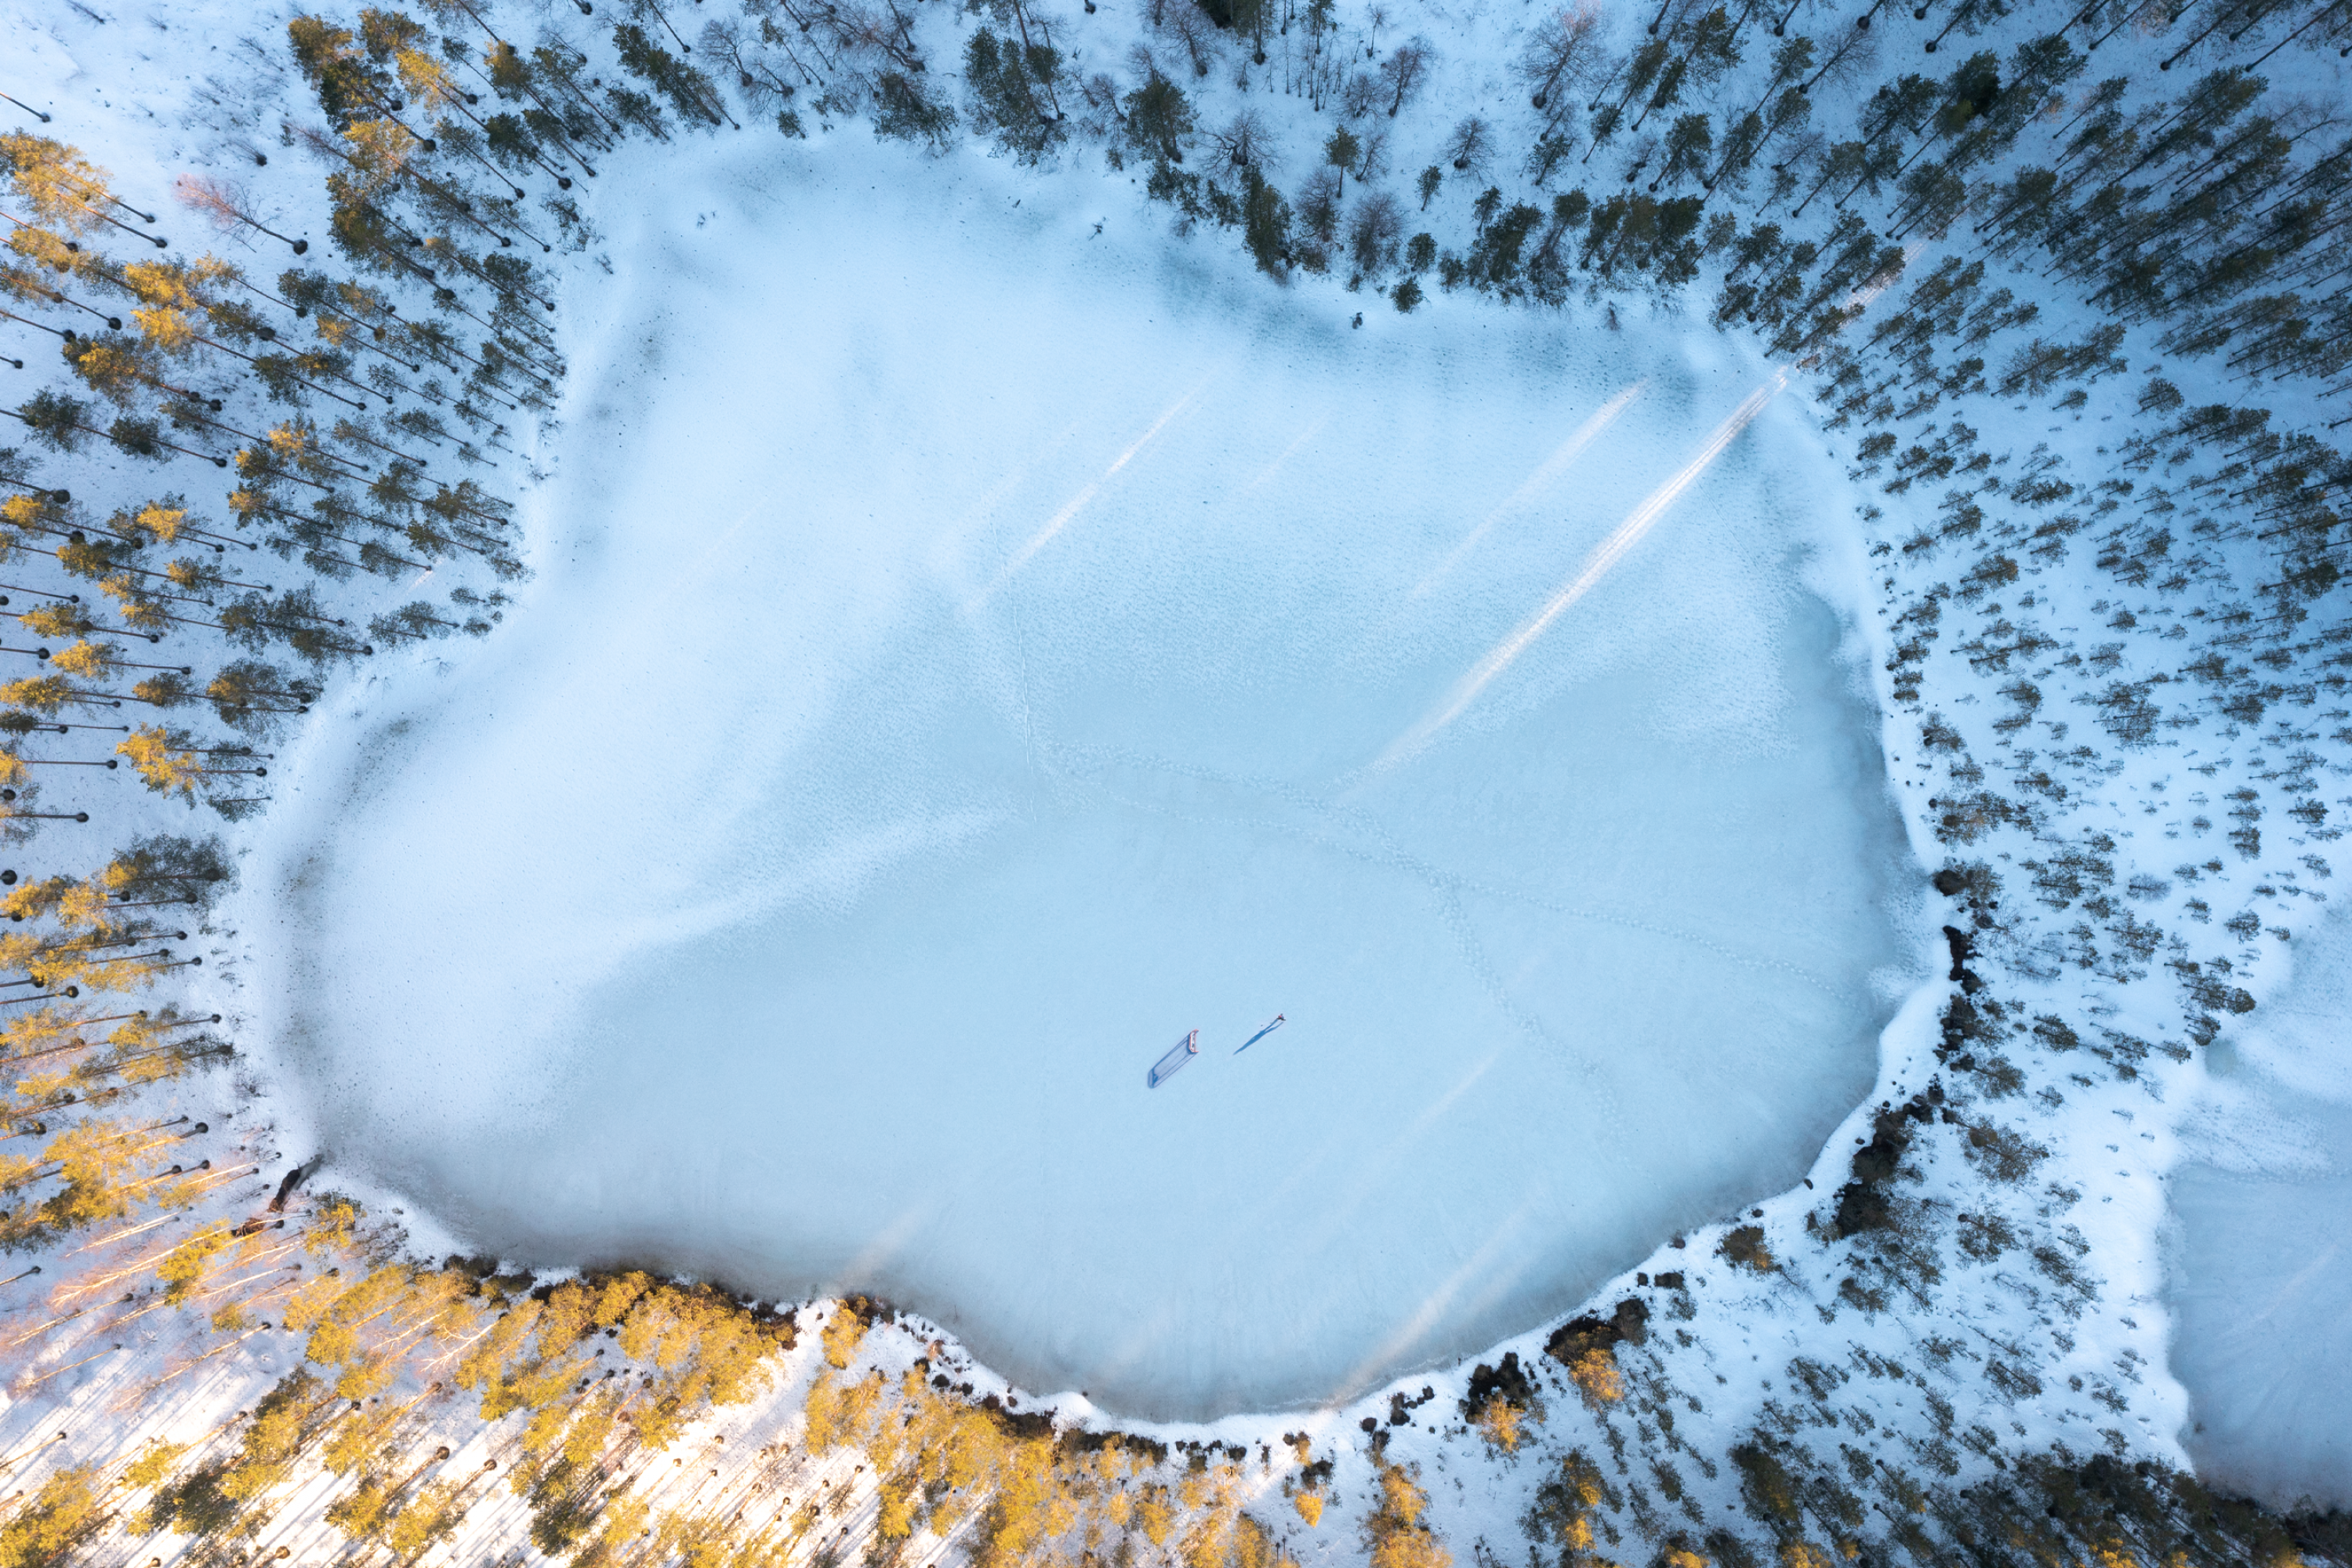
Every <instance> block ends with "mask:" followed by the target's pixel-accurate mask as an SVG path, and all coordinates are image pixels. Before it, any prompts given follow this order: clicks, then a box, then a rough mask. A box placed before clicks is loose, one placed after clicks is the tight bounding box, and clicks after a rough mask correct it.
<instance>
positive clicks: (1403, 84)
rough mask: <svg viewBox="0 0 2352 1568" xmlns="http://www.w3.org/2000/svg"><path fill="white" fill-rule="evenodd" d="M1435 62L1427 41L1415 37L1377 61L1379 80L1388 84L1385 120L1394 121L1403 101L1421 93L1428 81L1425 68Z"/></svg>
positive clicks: (1433, 52) (1427, 70)
mask: <svg viewBox="0 0 2352 1568" xmlns="http://www.w3.org/2000/svg"><path fill="white" fill-rule="evenodd" d="M1435 63H1436V51H1435V49H1433V47H1431V46H1430V42H1429V40H1428V39H1426V38H1423V37H1414V38H1413V39H1412V41H1411V42H1409V43H1402V44H1399V45H1398V46H1397V47H1395V48H1394V49H1393V50H1391V52H1390V55H1389V58H1386V59H1384V60H1382V61H1381V79H1382V80H1384V81H1386V82H1387V83H1388V84H1389V89H1390V92H1391V98H1390V100H1389V118H1390V119H1391V120H1394V119H1395V118H1396V117H1397V111H1398V110H1401V109H1402V108H1403V107H1404V100H1406V99H1408V98H1411V97H1412V95H1413V94H1414V93H1416V92H1418V91H1419V90H1421V86H1422V84H1423V82H1425V81H1427V80H1428V79H1429V68H1430V67H1431V66H1432V65H1433V64H1435Z"/></svg>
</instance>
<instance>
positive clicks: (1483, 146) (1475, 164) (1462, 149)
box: [1444, 114, 1495, 174]
mask: <svg viewBox="0 0 2352 1568" xmlns="http://www.w3.org/2000/svg"><path fill="white" fill-rule="evenodd" d="M1444 156H1445V161H1446V162H1447V163H1451V164H1453V165H1454V172H1455V173H1457V174H1485V173H1486V165H1487V164H1488V163H1492V162H1493V161H1494V157H1495V132H1494V131H1493V130H1492V129H1491V128H1490V127H1489V126H1488V125H1487V124H1486V121H1483V120H1481V119H1479V118H1478V117H1477V116H1476V115H1475V114H1474V115H1472V116H1470V118H1468V119H1467V120H1465V121H1463V122H1462V123H1461V124H1459V125H1457V126H1455V127H1454V134H1452V135H1451V136H1448V137H1447V138H1446V139H1445V153H1444Z"/></svg>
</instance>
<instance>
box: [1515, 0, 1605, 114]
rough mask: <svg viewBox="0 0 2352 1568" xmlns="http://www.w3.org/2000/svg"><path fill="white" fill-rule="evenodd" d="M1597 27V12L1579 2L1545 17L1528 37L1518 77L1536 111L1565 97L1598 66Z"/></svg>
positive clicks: (1584, 0)
mask: <svg viewBox="0 0 2352 1568" xmlns="http://www.w3.org/2000/svg"><path fill="white" fill-rule="evenodd" d="M1600 26H1601V11H1600V8H1599V7H1598V6H1597V5H1593V4H1592V0H1580V3H1579V4H1578V5H1575V6H1574V7H1573V8H1571V9H1569V10H1565V11H1558V12H1554V13H1553V14H1552V15H1551V16H1547V17H1545V18H1544V19H1543V20H1542V21H1540V22H1538V23H1537V24H1536V26H1535V30H1534V31H1533V32H1532V33H1530V34H1528V47H1527V52H1526V53H1525V54H1524V55H1522V56H1520V57H1519V76H1520V78H1521V79H1523V80H1525V81H1526V82H1527V84H1528V87H1529V89H1532V91H1533V94H1534V99H1533V101H1534V103H1535V106H1536V107H1537V108H1538V109H1542V108H1544V107H1546V106H1547V105H1549V103H1550V102H1551V101H1552V100H1554V99H1556V98H1565V97H1567V96H1568V95H1570V93H1572V92H1573V91H1574V90H1575V89H1579V88H1580V87H1582V86H1583V85H1584V82H1585V81H1586V79H1588V78H1590V77H1591V74H1592V69H1593V68H1594V67H1595V66H1597V65H1599V64H1600V62H1601V38H1600V36H1599V29H1600Z"/></svg>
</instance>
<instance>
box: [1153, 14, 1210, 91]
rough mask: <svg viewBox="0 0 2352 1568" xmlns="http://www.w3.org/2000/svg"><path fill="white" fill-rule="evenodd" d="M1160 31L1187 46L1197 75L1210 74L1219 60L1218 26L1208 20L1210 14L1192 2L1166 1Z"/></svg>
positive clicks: (1186, 50) (1193, 72)
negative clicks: (1217, 59)
mask: <svg viewBox="0 0 2352 1568" xmlns="http://www.w3.org/2000/svg"><path fill="white" fill-rule="evenodd" d="M1160 31H1161V32H1163V33H1166V34H1167V35H1168V36H1169V37H1171V38H1174V39H1175V40H1176V41H1177V42H1178V43H1180V44H1182V45H1183V46H1184V52H1185V54H1186V55H1188V56H1190V57H1191V58H1192V74H1193V75H1194V76H1206V75H1208V74H1209V68H1210V67H1211V66H1212V65H1213V64H1214V63H1215V61H1216V58H1217V52H1218V40H1217V25H1216V24H1215V23H1214V22H1212V21H1211V20H1209V15H1208V13H1207V12H1205V11H1203V10H1202V9H1201V7H1200V6H1198V5H1194V4H1193V0H1167V3H1166V5H1163V6H1162V8H1161V10H1160Z"/></svg>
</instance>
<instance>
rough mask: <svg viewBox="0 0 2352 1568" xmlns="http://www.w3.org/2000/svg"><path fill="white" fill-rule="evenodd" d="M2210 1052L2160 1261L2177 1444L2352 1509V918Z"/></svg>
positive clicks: (2273, 1485)
mask: <svg viewBox="0 0 2352 1568" xmlns="http://www.w3.org/2000/svg"><path fill="white" fill-rule="evenodd" d="M2292 963H2293V965H2294V971H2293V977H2292V979H2291V980H2290V981H2289V982H2288V984H2287V985H2286V986H2285V987H2284V994H2281V995H2279V996H2278V997H2276V998H2275V999H2274V1000H2273V1001H2271V1002H2267V1003H2265V1004H2263V1007H2262V1009H2261V1010H2260V1011H2259V1012H2257V1013H2255V1014H2253V1015H2252V1016H2251V1018H2250V1019H2249V1020H2248V1026H2245V1027H2242V1028H2241V1029H2240V1030H2238V1031H2236V1032H2235V1034H2234V1035H2233V1036H2232V1037H2225V1038H2224V1039H2223V1040H2221V1041H2220V1042H2217V1043H2216V1045H2215V1046H2214V1047H2213V1051H2212V1057H2211V1059H2212V1061H2213V1064H2214V1068H2215V1073H2216V1078H2217V1080H2218V1081H2217V1082H2216V1084H2215V1086H2214V1088H2215V1092H2214V1094H2213V1096H2212V1099H2213V1100H2214V1102H2215V1103H2214V1105H2213V1106H2212V1108H2211V1110H2210V1111H2209V1112H2208V1114H2207V1115H2206V1116H2205V1117H2204V1118H2203V1119H2202V1120H2201V1124H2200V1125H2199V1126H2197V1127H2196V1128H2195V1130H2194V1131H2193V1133H2192V1136H2191V1138H2190V1140H2189V1144H2188V1147H2189V1149H2190V1150H2191V1151H2192V1152H2193V1153H2194V1155H2195V1156H2196V1158H2195V1160H2194V1163H2189V1164H2187V1165H2184V1166H2183V1167H2182V1168H2181V1169H2180V1170H2179V1171H2178V1172H2177V1173H2175V1174H2174V1176H2173V1179H2172V1184H2171V1188H2172V1207H2173V1214H2174V1216H2175V1222H2176V1223H2175V1226H2174V1231H2173V1237H2172V1246H2171V1248H2170V1253H2171V1256H2170V1258H2168V1268H2167V1271H2166V1272H2167V1290H2168V1296H2169V1298H2170V1301H2171V1305H2172V1310H2173V1337H2172V1356H2171V1360H2172V1370H2173V1373H2174V1375H2175V1376H2177V1377H2179V1379H2180V1381H2181V1384H2182V1385H2183V1386H2184V1387H2185V1388H2187V1390H2188V1391H2189V1430H2188V1431H2187V1432H2186V1433H2185V1434H2184V1435H2183V1443H2184V1446H2185V1447H2187V1448H2188V1450H2189V1457H2190V1458H2192V1459H2194V1460H2195V1461H2196V1464H2197V1468H2198V1470H2199V1471H2200V1473H2201V1474H2205V1475H2208V1476H2210V1477H2211V1478H2214V1479H2219V1480H2221V1481H2222V1482H2224V1483H2226V1484H2228V1485H2230V1486H2233V1487H2235V1488H2238V1489H2242V1490H2244V1491H2246V1492H2248V1493H2251V1494H2252V1495H2253V1496H2256V1497H2259V1498H2263V1499H2264V1500H2268V1501H2271V1502H2273V1503H2274V1504H2278V1505H2281V1506H2287V1505H2292V1504H2294V1502H2296V1501H2297V1500H2299V1499H2303V1498H2306V1497H2307V1498H2310V1499H2312V1500H2315V1501H2317V1502H2320V1503H2322V1504H2325V1505H2327V1506H2331V1507H2336V1508H2343V1507H2352V1430H2347V1426H2346V1423H2345V1419H2344V1413H2345V1411H2346V1410H2347V1409H2352V919H2347V917H2346V916H2344V915H2342V914H2340V913H2338V914H2335V915H2331V916H2330V917H2329V918H2328V919H2326V921H2322V922H2317V923H2315V925H2314V926H2312V927H2311V928H2310V929H2309V930H2308V931H2305V932H2304V933H2301V934H2299V935H2298V936H2297V937H2296V938H2295V940H2294V952H2293V956H2292Z"/></svg>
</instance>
